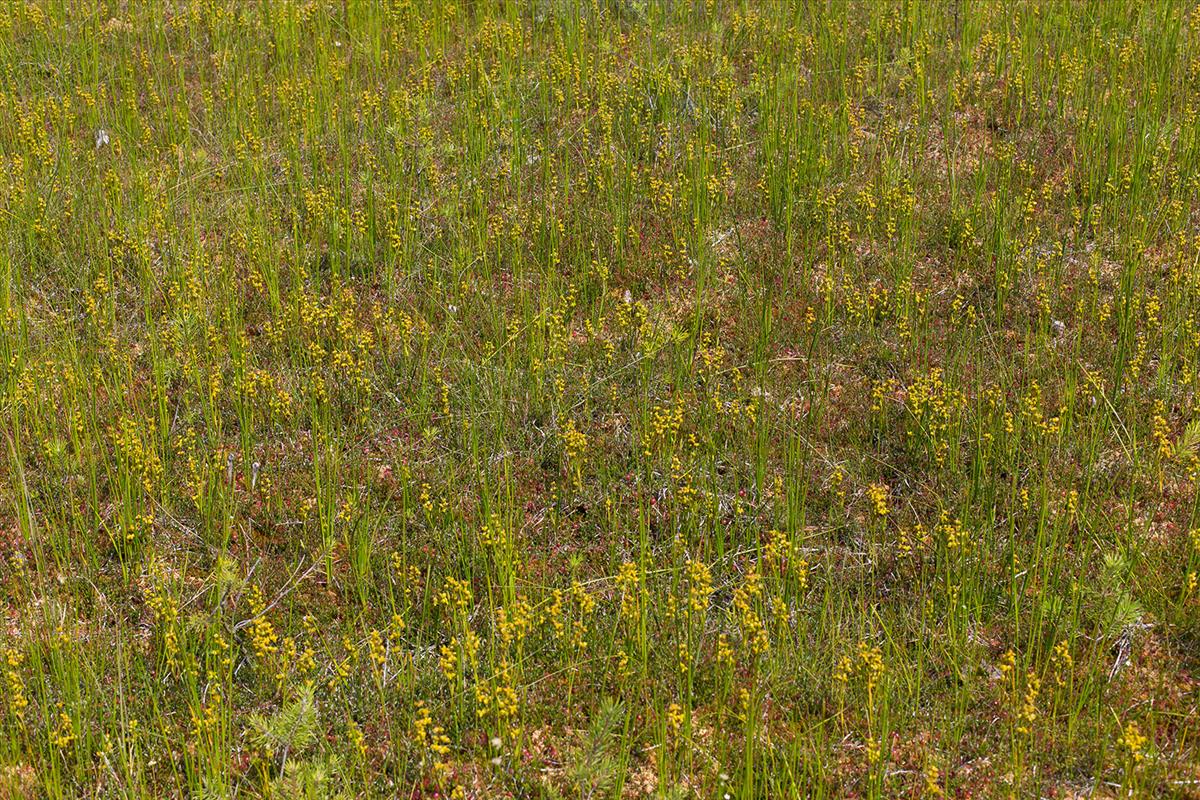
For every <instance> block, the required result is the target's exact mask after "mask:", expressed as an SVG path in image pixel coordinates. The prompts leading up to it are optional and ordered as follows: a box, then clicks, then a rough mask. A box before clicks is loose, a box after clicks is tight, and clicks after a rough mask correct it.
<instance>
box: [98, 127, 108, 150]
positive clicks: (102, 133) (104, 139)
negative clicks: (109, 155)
mask: <svg viewBox="0 0 1200 800" xmlns="http://www.w3.org/2000/svg"><path fill="white" fill-rule="evenodd" d="M106 144H108V131H106V130H104V128H99V129H98V130H97V131H96V149H97V150H99V149H100V148H101V147H104V145H106Z"/></svg>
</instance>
